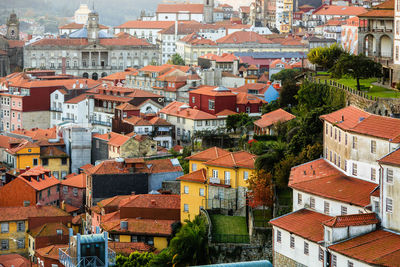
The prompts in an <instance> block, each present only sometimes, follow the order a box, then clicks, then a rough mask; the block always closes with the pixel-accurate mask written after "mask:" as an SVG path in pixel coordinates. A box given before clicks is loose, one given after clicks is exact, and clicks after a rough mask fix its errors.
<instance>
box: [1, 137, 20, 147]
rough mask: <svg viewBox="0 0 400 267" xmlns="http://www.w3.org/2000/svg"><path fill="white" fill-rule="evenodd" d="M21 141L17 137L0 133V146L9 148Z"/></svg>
mask: <svg viewBox="0 0 400 267" xmlns="http://www.w3.org/2000/svg"><path fill="white" fill-rule="evenodd" d="M21 142H23V139H18V138H14V137H9V136H6V135H0V147H1V148H5V149H7V148H11V147H12V146H15V145H16V144H20V143H21Z"/></svg>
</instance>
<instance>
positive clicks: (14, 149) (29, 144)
mask: <svg viewBox="0 0 400 267" xmlns="http://www.w3.org/2000/svg"><path fill="white" fill-rule="evenodd" d="M37 147H39V146H38V145H37V144H35V143H32V142H29V141H28V140H23V141H22V142H21V143H20V144H19V145H18V146H16V147H12V148H8V149H7V152H9V153H10V154H15V153H17V152H18V151H20V150H22V149H24V148H37Z"/></svg>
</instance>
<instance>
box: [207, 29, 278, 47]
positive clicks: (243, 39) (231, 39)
mask: <svg viewBox="0 0 400 267" xmlns="http://www.w3.org/2000/svg"><path fill="white" fill-rule="evenodd" d="M215 42H216V43H217V44H244V43H259V44H272V43H273V42H272V41H270V40H268V39H267V38H265V37H263V36H262V35H260V34H258V33H256V32H251V31H237V32H234V33H231V34H229V35H226V36H224V37H222V38H219V39H218V40H216V41H215Z"/></svg>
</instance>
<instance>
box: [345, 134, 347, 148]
mask: <svg viewBox="0 0 400 267" xmlns="http://www.w3.org/2000/svg"><path fill="white" fill-rule="evenodd" d="M344 144H345V145H346V146H347V134H344Z"/></svg>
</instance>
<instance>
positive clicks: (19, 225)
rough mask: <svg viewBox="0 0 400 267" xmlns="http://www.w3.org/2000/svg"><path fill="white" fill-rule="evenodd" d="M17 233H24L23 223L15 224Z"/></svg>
mask: <svg viewBox="0 0 400 267" xmlns="http://www.w3.org/2000/svg"><path fill="white" fill-rule="evenodd" d="M17 232H25V222H24V221H20V222H17Z"/></svg>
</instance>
